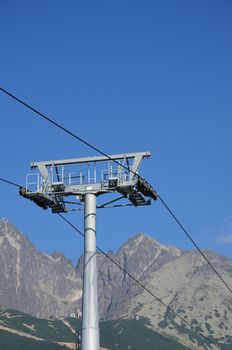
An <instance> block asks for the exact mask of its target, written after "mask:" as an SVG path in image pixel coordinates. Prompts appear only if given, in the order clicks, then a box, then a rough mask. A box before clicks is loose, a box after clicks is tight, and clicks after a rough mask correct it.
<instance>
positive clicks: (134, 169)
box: [20, 152, 158, 350]
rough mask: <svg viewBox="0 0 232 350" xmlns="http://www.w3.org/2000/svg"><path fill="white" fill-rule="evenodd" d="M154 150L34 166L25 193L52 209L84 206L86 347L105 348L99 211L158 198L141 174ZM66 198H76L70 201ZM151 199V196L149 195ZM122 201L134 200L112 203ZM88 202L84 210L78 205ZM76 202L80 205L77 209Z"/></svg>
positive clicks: (85, 349) (88, 349) (92, 349)
mask: <svg viewBox="0 0 232 350" xmlns="http://www.w3.org/2000/svg"><path fill="white" fill-rule="evenodd" d="M150 156H151V153H150V152H140V153H127V154H117V155H110V156H108V157H107V156H97V157H87V158H76V159H66V160H53V161H44V162H36V163H32V164H31V168H32V169H36V168H37V169H38V173H33V174H28V175H27V177H26V186H25V187H21V188H20V195H21V196H23V197H25V198H28V199H30V200H32V201H33V202H34V203H36V204H37V205H38V206H40V207H42V208H43V209H48V208H50V209H51V210H52V213H67V212H68V211H73V210H84V237H85V238H84V271H83V298H82V330H81V333H82V334H81V335H82V336H81V349H82V350H98V349H99V320H98V295H97V266H96V209H97V208H108V207H113V206H117V207H118V206H126V205H134V206H136V207H137V206H144V205H150V204H151V199H154V200H156V199H157V197H158V196H157V193H156V192H155V190H154V189H153V188H152V186H151V185H150V184H149V183H148V182H147V181H146V180H145V179H143V178H142V177H141V176H139V175H138V170H139V166H140V164H141V162H142V160H143V159H144V158H148V157H150ZM115 193H120V195H121V196H120V197H119V198H116V199H113V200H110V201H108V202H107V203H105V204H100V205H97V204H96V199H97V197H98V196H100V195H102V194H115ZM66 197H73V199H72V201H67V200H66ZM146 197H147V198H146ZM122 199H124V200H125V199H127V200H129V204H118V205H112V204H113V203H114V202H116V201H118V200H122ZM78 204H79V205H84V209H82V208H81V207H77V206H76V205H78ZM73 206H75V207H74V208H73Z"/></svg>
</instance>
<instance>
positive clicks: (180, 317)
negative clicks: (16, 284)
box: [0, 178, 223, 350]
mask: <svg viewBox="0 0 232 350" xmlns="http://www.w3.org/2000/svg"><path fill="white" fill-rule="evenodd" d="M0 181H2V182H5V183H7V184H9V185H12V186H16V187H18V188H21V186H20V185H18V184H16V183H15V182H12V181H9V180H6V179H3V178H0ZM58 215H59V217H60V218H62V219H63V220H64V221H65V222H66V223H67V224H68V225H69V226H71V227H72V228H73V229H74V230H75V231H76V232H78V233H79V234H80V235H81V236H82V237H85V235H84V233H83V232H81V231H80V230H79V229H78V228H77V227H76V226H74V225H73V224H72V223H71V222H70V221H69V220H67V219H66V218H65V217H64V216H63V215H61V214H60V213H58ZM96 248H97V250H98V251H99V252H100V253H101V254H102V255H104V256H105V257H106V258H107V259H109V260H110V261H111V262H112V263H113V264H114V265H116V266H117V267H118V268H119V269H120V270H121V271H123V272H124V273H125V274H126V275H127V276H128V277H130V278H131V279H132V280H133V281H134V282H135V283H137V284H138V285H139V286H140V287H141V288H142V289H143V290H145V291H146V292H147V293H149V294H150V295H151V296H152V297H153V298H154V299H155V300H156V301H158V302H159V303H160V304H162V305H163V306H165V307H166V308H167V309H168V310H169V311H171V312H172V313H173V314H174V315H175V316H176V317H178V318H179V319H180V320H181V321H182V322H184V323H185V324H187V325H188V326H189V327H190V329H191V330H193V331H194V332H195V333H197V334H199V335H200V336H201V337H202V338H203V339H205V340H206V341H207V342H208V343H210V344H213V345H215V346H216V347H217V349H219V350H223V349H222V348H221V347H220V346H219V345H218V344H217V343H216V342H215V341H213V340H211V339H210V338H208V337H207V336H205V335H204V334H202V333H201V332H200V331H198V329H197V328H195V327H194V326H192V325H191V323H190V322H188V321H186V320H185V318H184V317H182V316H180V315H179V314H178V313H177V312H176V311H175V310H173V309H172V308H171V307H170V306H169V305H167V304H166V303H165V302H164V301H163V300H162V299H161V298H159V297H157V296H156V295H155V294H154V293H153V292H152V291H150V290H149V289H148V288H147V287H146V286H144V285H143V284H142V283H141V282H139V281H138V280H137V279H136V278H135V277H134V276H132V275H131V274H130V273H129V272H128V271H127V270H125V269H124V268H123V267H122V266H121V265H120V264H119V263H118V262H116V261H115V260H114V259H113V258H112V257H111V256H110V255H108V254H107V253H105V252H104V251H103V250H102V249H101V248H99V247H98V246H97V247H96Z"/></svg>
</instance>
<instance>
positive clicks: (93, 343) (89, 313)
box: [81, 193, 99, 350]
mask: <svg viewBox="0 0 232 350" xmlns="http://www.w3.org/2000/svg"><path fill="white" fill-rule="evenodd" d="M84 220H85V247H84V271H83V299H82V337H81V350H99V320H98V295H97V266H96V196H95V195H94V194H92V193H89V194H86V195H85V219H84Z"/></svg>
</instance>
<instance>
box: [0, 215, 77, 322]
mask: <svg viewBox="0 0 232 350" xmlns="http://www.w3.org/2000/svg"><path fill="white" fill-rule="evenodd" d="M80 298H81V280H80V279H79V277H78V276H77V274H76V272H75V269H74V268H73V266H72V264H71V262H70V261H69V260H68V259H66V258H65V256H64V255H63V254H61V253H54V254H53V255H46V254H44V253H41V252H39V251H38V250H37V249H36V248H35V247H34V246H33V245H32V244H31V242H30V241H29V240H28V239H27V237H26V236H24V235H22V234H21V233H20V232H19V231H18V230H17V229H16V228H15V227H14V226H13V225H12V224H11V223H9V222H8V221H6V220H1V221H0V304H1V305H2V307H10V308H15V309H19V310H23V311H25V312H28V313H30V314H32V315H37V316H42V317H48V316H49V315H51V314H64V313H65V314H66V313H67V312H69V311H71V310H73V308H75V305H77V304H78V302H80Z"/></svg>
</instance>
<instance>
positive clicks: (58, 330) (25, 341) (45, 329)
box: [0, 310, 227, 350]
mask: <svg viewBox="0 0 232 350" xmlns="http://www.w3.org/2000/svg"><path fill="white" fill-rule="evenodd" d="M64 322H65V323H67V322H68V324H69V325H70V326H71V327H73V329H75V330H79V329H80V328H81V322H80V320H79V319H76V318H67V319H66V320H45V319H39V318H36V317H33V316H30V315H27V314H25V313H23V312H20V311H16V310H5V311H1V312H0V326H2V327H7V328H10V329H12V330H17V331H18V332H23V333H21V335H16V334H13V333H11V332H10V331H9V332H8V331H6V330H4V329H3V330H2V329H0V349H1V350H40V349H41V350H50V349H52V350H62V349H63V350H64V349H67V348H66V347H64V346H61V345H59V344H56V343H54V342H62V343H74V342H75V337H74V334H73V332H72V331H71V329H70V326H69V327H68V326H67V325H66V324H65V323H64ZM24 333H26V334H28V335H32V336H34V337H38V338H41V339H43V341H41V340H35V339H30V338H26V337H25V336H22V335H24ZM100 343H101V346H102V347H105V348H108V349H118V350H128V349H130V348H131V350H141V349H143V350H154V349H159V350H173V349H175V350H187V349H189V348H188V347H186V346H183V345H181V344H180V343H178V342H177V341H176V340H175V339H173V338H168V337H164V336H162V335H161V334H159V333H157V332H155V331H153V330H152V329H150V328H149V324H148V321H147V320H146V319H145V318H140V319H139V320H135V319H133V320H124V319H121V320H114V321H103V322H101V323H100ZM128 346H129V348H128ZM224 349H227V348H226V347H225V348H224Z"/></svg>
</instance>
